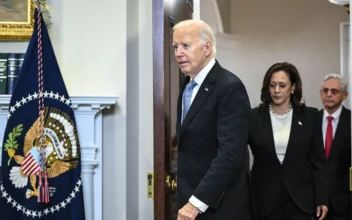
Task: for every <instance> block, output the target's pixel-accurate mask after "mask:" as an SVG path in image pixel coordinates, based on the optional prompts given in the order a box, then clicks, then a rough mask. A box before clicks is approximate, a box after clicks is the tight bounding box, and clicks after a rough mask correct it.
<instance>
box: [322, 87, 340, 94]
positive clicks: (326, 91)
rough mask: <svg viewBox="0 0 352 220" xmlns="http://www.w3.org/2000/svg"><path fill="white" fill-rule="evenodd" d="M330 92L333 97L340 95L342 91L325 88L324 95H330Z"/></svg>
mask: <svg viewBox="0 0 352 220" xmlns="http://www.w3.org/2000/svg"><path fill="white" fill-rule="evenodd" d="M329 90H330V91H331V94H333V95H337V94H339V93H340V92H341V91H340V90H338V89H329V88H323V89H322V91H323V93H324V94H328V93H329Z"/></svg>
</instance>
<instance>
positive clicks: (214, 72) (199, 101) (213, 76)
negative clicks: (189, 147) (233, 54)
mask: <svg viewBox="0 0 352 220" xmlns="http://www.w3.org/2000/svg"><path fill="white" fill-rule="evenodd" d="M221 69H222V67H221V66H220V64H219V63H218V62H217V61H216V63H215V64H214V66H213V68H212V69H211V70H210V72H209V73H208V75H207V76H206V77H205V79H204V81H203V83H202V85H201V86H200V88H199V90H198V92H197V95H196V96H195V97H194V100H193V102H192V104H191V106H190V108H189V110H188V112H187V114H186V117H185V118H184V120H183V122H182V125H180V130H179V133H180V134H179V141H180V142H181V138H182V134H183V133H184V131H185V130H186V128H187V126H188V125H189V124H190V123H191V121H192V119H193V118H194V116H195V115H196V113H197V112H198V110H199V109H200V107H201V106H202V105H203V104H204V102H205V100H206V99H207V97H208V96H209V95H210V93H211V92H212V90H213V87H214V85H213V84H214V83H215V82H216V80H217V76H218V73H219V71H220V70H221ZM183 90H184V88H183V89H182V93H181V94H180V96H179V105H180V107H179V112H178V116H179V119H180V120H179V122H178V123H181V115H182V94H183ZM180 100H181V101H180Z"/></svg>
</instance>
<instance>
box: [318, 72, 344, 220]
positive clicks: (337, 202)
mask: <svg viewBox="0 0 352 220" xmlns="http://www.w3.org/2000/svg"><path fill="white" fill-rule="evenodd" d="M347 95H348V93H347V82H346V81H345V80H344V78H343V77H342V76H341V75H339V74H335V73H331V74H328V75H327V76H325V78H324V82H323V84H322V88H321V90H320V96H321V100H322V102H323V104H324V109H323V110H321V111H320V117H321V125H322V132H323V139H324V148H325V157H326V158H327V161H328V164H329V212H328V215H327V217H326V219H327V220H351V194H350V191H349V168H350V166H351V111H350V110H348V109H346V108H345V107H343V106H342V102H343V101H344V100H345V99H346V98H347Z"/></svg>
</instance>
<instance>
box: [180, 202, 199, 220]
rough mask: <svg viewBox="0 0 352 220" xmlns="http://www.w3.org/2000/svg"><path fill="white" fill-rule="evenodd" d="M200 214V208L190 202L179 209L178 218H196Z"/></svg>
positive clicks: (189, 219)
mask: <svg viewBox="0 0 352 220" xmlns="http://www.w3.org/2000/svg"><path fill="white" fill-rule="evenodd" d="M198 214H199V209H198V208H196V207H195V206H193V205H192V204H191V203H190V202H188V203H187V204H186V205H185V206H183V207H182V209H180V210H178V217H177V220H194V219H196V217H197V215H198Z"/></svg>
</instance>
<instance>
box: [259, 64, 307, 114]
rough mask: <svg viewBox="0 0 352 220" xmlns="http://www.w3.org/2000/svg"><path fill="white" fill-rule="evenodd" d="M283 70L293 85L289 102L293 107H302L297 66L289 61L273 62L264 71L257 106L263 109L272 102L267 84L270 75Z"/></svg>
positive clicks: (300, 82)
mask: <svg viewBox="0 0 352 220" xmlns="http://www.w3.org/2000/svg"><path fill="white" fill-rule="evenodd" d="M279 71H284V72H285V73H286V74H287V76H288V78H289V79H290V82H291V84H292V85H293V84H294V85H295V90H294V93H293V94H291V97H290V102H291V105H292V108H293V109H296V110H298V111H299V110H301V109H302V108H303V107H304V103H301V99H302V81H301V77H300V75H299V72H298V70H297V68H296V67H295V66H294V65H292V64H291V63H287V62H283V63H275V64H274V65H272V66H271V67H270V68H269V69H268V71H266V73H265V76H264V79H263V86H262V90H261V95H260V99H261V100H262V103H261V104H260V106H259V108H260V109H261V110H262V111H263V110H264V109H266V108H268V107H269V105H270V103H271V102H272V100H271V96H270V92H269V86H270V81H271V77H272V75H273V74H274V73H276V72H279Z"/></svg>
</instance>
